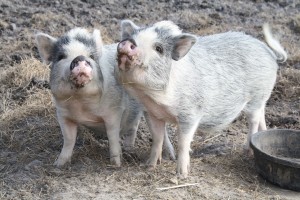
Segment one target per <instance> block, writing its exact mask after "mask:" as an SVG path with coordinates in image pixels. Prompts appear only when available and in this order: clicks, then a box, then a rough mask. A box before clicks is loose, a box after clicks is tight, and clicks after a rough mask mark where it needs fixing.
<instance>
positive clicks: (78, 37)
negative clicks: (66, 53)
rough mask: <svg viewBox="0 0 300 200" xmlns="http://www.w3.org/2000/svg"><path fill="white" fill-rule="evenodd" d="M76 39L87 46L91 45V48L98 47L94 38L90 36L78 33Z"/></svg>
mask: <svg viewBox="0 0 300 200" xmlns="http://www.w3.org/2000/svg"><path fill="white" fill-rule="evenodd" d="M74 39H75V40H77V41H79V42H81V43H82V44H84V46H86V47H90V48H93V49H95V48H96V43H95V42H94V41H93V40H91V39H88V38H86V37H84V36H81V35H77V36H76V37H75V38H74Z"/></svg>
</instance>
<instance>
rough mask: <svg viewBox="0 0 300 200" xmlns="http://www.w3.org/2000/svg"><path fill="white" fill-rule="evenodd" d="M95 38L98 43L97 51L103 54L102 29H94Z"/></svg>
mask: <svg viewBox="0 0 300 200" xmlns="http://www.w3.org/2000/svg"><path fill="white" fill-rule="evenodd" d="M93 38H94V41H95V43H96V48H97V53H98V55H101V53H102V46H103V42H102V37H101V33H100V30H98V29H95V30H94V31H93Z"/></svg>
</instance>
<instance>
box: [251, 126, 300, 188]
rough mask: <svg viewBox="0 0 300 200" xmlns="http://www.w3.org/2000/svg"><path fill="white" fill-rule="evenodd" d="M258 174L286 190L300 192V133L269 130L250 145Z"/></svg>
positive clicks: (255, 138)
mask: <svg viewBox="0 0 300 200" xmlns="http://www.w3.org/2000/svg"><path fill="white" fill-rule="evenodd" d="M250 146H251V148H252V149H253V152H254V159H255V165H256V168H257V170H258V173H259V174H260V175H261V176H262V177H264V178H265V179H266V180H268V181H270V182H272V183H274V184H276V185H279V186H280V187H282V188H285V189H291V190H295V191H300V131H296V130H286V129H278V130H267V131H262V132H258V133H255V134H253V136H252V138H251V143H250Z"/></svg>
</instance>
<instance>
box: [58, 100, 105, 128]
mask: <svg viewBox="0 0 300 200" xmlns="http://www.w3.org/2000/svg"><path fill="white" fill-rule="evenodd" d="M60 113H61V114H62V116H64V117H65V118H67V119H70V120H72V121H74V122H76V123H77V124H80V125H85V126H89V127H98V126H101V125H102V124H103V123H104V120H103V118H102V116H101V115H99V113H101V112H100V109H99V108H98V107H97V106H96V105H95V104H88V103H81V102H80V103H79V102H69V104H68V105H65V106H64V107H60Z"/></svg>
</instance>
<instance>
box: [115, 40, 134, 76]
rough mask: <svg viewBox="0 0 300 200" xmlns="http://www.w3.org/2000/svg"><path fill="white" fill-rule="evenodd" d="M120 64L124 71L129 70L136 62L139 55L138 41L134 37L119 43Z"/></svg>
mask: <svg viewBox="0 0 300 200" xmlns="http://www.w3.org/2000/svg"><path fill="white" fill-rule="evenodd" d="M117 50H118V58H117V60H118V66H119V69H120V70H122V71H128V70H129V69H130V67H131V65H132V64H133V62H136V58H137V56H138V48H137V46H136V43H135V41H134V40H132V39H126V40H123V41H121V42H120V43H119V44H118V48H117Z"/></svg>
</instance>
